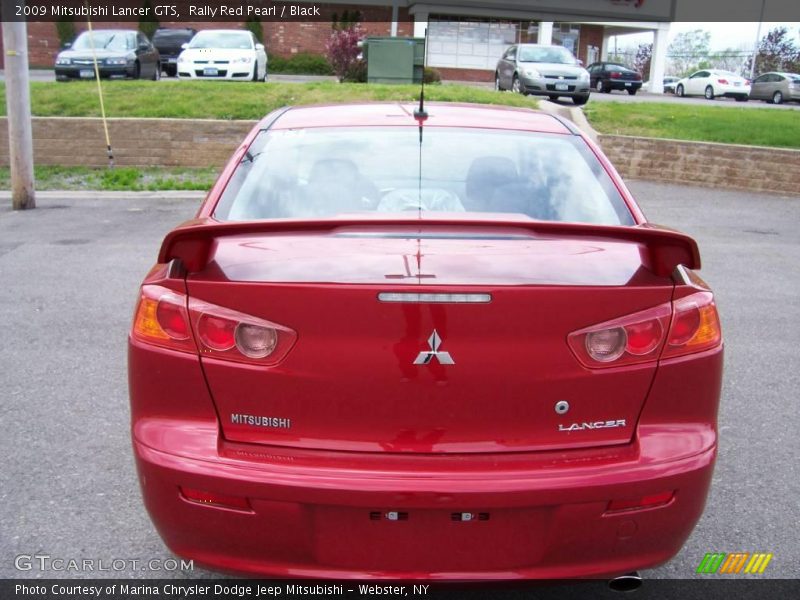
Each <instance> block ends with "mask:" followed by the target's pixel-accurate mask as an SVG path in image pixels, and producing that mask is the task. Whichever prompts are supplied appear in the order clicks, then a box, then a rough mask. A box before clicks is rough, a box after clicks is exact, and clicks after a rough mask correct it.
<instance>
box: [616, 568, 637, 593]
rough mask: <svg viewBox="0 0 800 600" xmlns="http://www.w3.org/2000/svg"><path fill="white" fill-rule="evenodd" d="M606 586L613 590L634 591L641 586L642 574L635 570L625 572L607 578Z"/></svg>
mask: <svg viewBox="0 0 800 600" xmlns="http://www.w3.org/2000/svg"><path fill="white" fill-rule="evenodd" d="M608 587H609V589H611V590H613V591H615V592H635V591H636V590H638V589H639V588H640V587H642V576H641V575H639V573H638V572H637V571H633V572H632V573H626V574H625V575H620V576H619V577H615V578H614V579H611V580H609V582H608Z"/></svg>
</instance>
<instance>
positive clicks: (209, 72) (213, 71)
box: [203, 67, 219, 77]
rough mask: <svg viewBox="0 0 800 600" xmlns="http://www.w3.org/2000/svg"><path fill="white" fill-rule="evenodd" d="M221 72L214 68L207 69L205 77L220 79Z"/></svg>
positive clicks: (204, 71) (204, 70)
mask: <svg viewBox="0 0 800 600" xmlns="http://www.w3.org/2000/svg"><path fill="white" fill-rule="evenodd" d="M218 76H219V71H218V70H217V69H216V68H214V67H206V68H205V69H203V77H218Z"/></svg>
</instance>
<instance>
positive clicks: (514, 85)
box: [511, 74, 525, 96]
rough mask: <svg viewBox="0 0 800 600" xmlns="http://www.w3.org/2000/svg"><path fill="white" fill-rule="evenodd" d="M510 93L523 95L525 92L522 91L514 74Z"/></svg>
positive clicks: (520, 83) (520, 84)
mask: <svg viewBox="0 0 800 600" xmlns="http://www.w3.org/2000/svg"><path fill="white" fill-rule="evenodd" d="M511 91H512V92H514V93H515V94H522V95H523V96H524V95H525V91H524V90H523V89H522V82H521V81H520V80H519V77H518V76H517V75H516V74H514V79H512V80H511Z"/></svg>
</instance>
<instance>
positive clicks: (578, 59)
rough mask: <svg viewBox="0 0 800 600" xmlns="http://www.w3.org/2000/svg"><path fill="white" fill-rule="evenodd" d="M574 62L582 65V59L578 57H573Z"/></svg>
mask: <svg viewBox="0 0 800 600" xmlns="http://www.w3.org/2000/svg"><path fill="white" fill-rule="evenodd" d="M575 64H576V65H578V66H579V67H582V66H583V61H582V60H581V59H580V58H576V59H575Z"/></svg>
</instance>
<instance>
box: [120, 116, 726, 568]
mask: <svg viewBox="0 0 800 600" xmlns="http://www.w3.org/2000/svg"><path fill="white" fill-rule="evenodd" d="M699 267H700V257H699V253H698V249H697V245H696V243H695V241H694V240H693V239H691V238H690V237H688V236H687V235H684V234H682V233H679V232H676V231H673V230H671V229H666V228H663V227H659V226H656V225H653V224H651V223H648V222H647V220H646V219H645V217H644V215H643V214H642V212H641V210H640V209H639V208H638V206H637V205H636V203H635V201H634V199H633V197H632V196H631V194H630V193H629V192H628V190H627V189H626V187H625V185H624V184H623V182H622V180H621V179H620V177H619V175H618V174H617V173H616V172H615V170H614V169H613V167H612V166H611V165H610V164H609V162H608V160H607V159H606V158H605V157H604V156H603V154H602V152H601V151H600V150H599V148H598V147H597V146H596V145H595V144H593V143H592V142H591V141H590V140H589V139H587V138H586V137H585V136H584V135H583V134H582V133H581V132H580V131H578V130H577V129H576V128H575V127H574V126H573V125H572V124H571V123H569V122H567V121H564V120H560V119H558V118H556V117H553V116H551V115H548V114H544V113H540V112H536V111H533V110H524V109H508V108H497V107H494V108H492V107H484V106H466V105H453V104H431V105H428V106H427V107H426V110H424V111H423V110H418V108H417V107H416V106H415V105H413V104H408V105H405V104H365V105H338V106H319V107H305V108H290V109H282V110H279V111H276V112H274V113H272V114H270V115H269V116H267V117H266V118H265V119H264V120H262V121H261V122H260V123H259V124H258V125H257V126H256V127H255V128H254V129H253V130H252V132H251V133H250V134H249V135H248V136H247V138H246V139H245V140H244V142H243V143H242V144H241V146H240V147H239V148H238V149H237V150H236V152H235V153H234V155H233V157H232V158H231V160H230V162H229V164H228V165H227V167H226V168H225V169H224V171H223V173H222V175H221V176H220V178H219V181H218V182H217V184H216V185H215V186H214V188H213V190H212V191H211V193H210V194H209V195H208V197H207V199H206V200H205V202H204V203H203V205H202V206H201V207H200V210H199V211H198V213H197V216H196V218H195V219H193V220H191V221H187V222H186V223H183V224H182V225H180V226H178V227H177V228H175V229H174V230H172V231H171V232H170V233H169V234H168V235H167V236H166V238H165V239H164V241H163V244H162V246H161V250H160V253H159V255H158V261H157V263H156V265H155V266H154V267H153V268H152V270H151V271H150V273H149V274H148V275H147V277H146V278H145V280H144V282H143V283H142V286H141V291H140V298H139V302H138V306H137V308H136V313H135V317H134V319H133V326H132V331H131V334H130V339H129V377H130V398H131V413H132V414H131V416H132V434H133V447H134V452H135V456H136V464H137V467H138V472H139V479H140V482H141V487H142V493H143V496H144V501H145V504H146V506H147V509H148V511H149V513H150V516H151V517H152V519H153V522H154V523H155V525H156V527H157V529H158V531H159V533H160V534H161V536H162V537H163V539H164V541H165V542H166V544H167V546H169V548H170V549H171V550H172V551H174V552H175V553H176V554H178V555H180V556H182V557H186V558H190V559H194V560H195V561H196V562H197V563H199V564H204V565H207V566H210V567H212V568H217V569H222V570H227V571H236V572H245V573H250V574H256V575H264V576H280V577H323V578H403V579H425V578H430V579H458V580H467V579H479V580H490V579H514V578H565V577H570V578H571V577H613V576H615V575H620V574H623V573H627V572H630V571H633V570H636V569H640V568H646V567H653V566H655V565H658V564H660V563H663V562H664V561H667V560H669V559H670V558H671V557H672V556H673V555H675V554H676V553H677V552H678V550H679V549H680V548H681V545H682V544H683V543H684V541H685V540H686V538H687V537H688V535H689V534H690V532H691V531H692V528H693V527H694V525H695V523H696V522H697V520H698V518H699V517H700V515H701V513H702V511H703V506H704V503H705V499H706V495H707V493H708V489H709V484H710V482H711V475H712V470H713V467H714V460H715V455H716V449H717V427H716V417H717V407H718V403H719V397H720V384H721V377H722V361H723V350H722V335H721V331H720V324H719V318H718V316H717V310H716V307H715V303H714V296H713V294H712V292H711V291H710V290H709V288H708V287H707V286H706V284H705V283H704V282H703V281H702V280H701V279H700V278H699V277H698V276H697V275H696V274H695V270H697V269H698V268H699Z"/></svg>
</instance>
